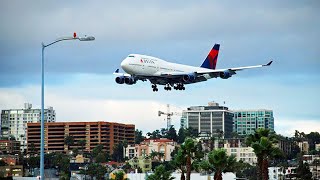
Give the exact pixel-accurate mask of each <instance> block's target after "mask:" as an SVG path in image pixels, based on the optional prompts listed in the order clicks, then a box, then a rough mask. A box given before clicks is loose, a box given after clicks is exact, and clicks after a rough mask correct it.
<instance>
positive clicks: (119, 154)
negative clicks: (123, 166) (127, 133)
mask: <svg viewBox="0 0 320 180" xmlns="http://www.w3.org/2000/svg"><path fill="white" fill-rule="evenodd" d="M112 160H114V161H117V162H122V161H123V160H124V157H123V144H122V142H119V143H118V144H115V145H114V146H113V153H112Z"/></svg>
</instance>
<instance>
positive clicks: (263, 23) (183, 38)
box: [0, 1, 320, 86]
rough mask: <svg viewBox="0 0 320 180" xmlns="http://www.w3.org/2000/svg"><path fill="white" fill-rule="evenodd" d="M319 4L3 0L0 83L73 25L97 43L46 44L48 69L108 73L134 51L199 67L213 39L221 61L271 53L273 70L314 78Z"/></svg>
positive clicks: (240, 61) (26, 72)
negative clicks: (218, 49) (92, 37)
mask: <svg viewBox="0 0 320 180" xmlns="http://www.w3.org/2000/svg"><path fill="white" fill-rule="evenodd" d="M141 4H143V6H142V5H141ZM318 5H319V3H318V2H317V1H310V2H309V3H305V2H301V3H300V2H291V1H283V2H277V1H273V2H272V1H270V2H264V3H258V2H255V1H252V2H250V3H248V4H244V3H243V2H237V1H236V2H218V1H202V2H197V3H192V2H187V3H185V2H184V1H180V2H179V1H178V2H175V3H168V2H156V1H148V2H143V1H138V2H137V1H135V2H131V1H129V2H125V3H118V2H107V1H95V2H94V3H92V2H85V1H83V2H78V1H77V2H63V3H55V2H54V1H45V2H43V1H31V2H30V1H28V2H27V1H26V2H24V1H23V2H21V1H2V2H1V6H0V23H1V27H2V28H1V29H0V34H1V35H2V36H0V59H1V60H0V86H1V85H2V86H3V85H4V84H7V83H5V79H4V77H5V78H6V79H7V78H10V77H11V79H13V78H16V79H14V80H9V81H10V82H15V81H17V82H22V81H26V78H24V77H25V76H29V77H32V76H34V75H35V74H38V73H39V70H40V58H41V56H40V55H41V54H40V53H41V51H40V50H41V49H40V48H41V46H40V44H41V42H42V41H44V42H50V41H52V40H54V38H56V37H61V36H66V35H68V34H69V35H72V33H73V32H74V31H77V32H78V34H79V35H84V34H88V35H94V36H95V37H96V41H95V42H90V43H82V42H81V43H80V42H63V43H60V44H57V45H55V46H52V47H49V48H48V49H46V71H47V72H53V73H56V74H62V73H102V74H107V73H110V72H112V71H113V70H114V69H115V68H117V67H118V66H119V63H120V61H121V59H122V58H124V56H126V55H127V54H129V53H132V52H137V53H144V54H150V55H154V56H160V57H161V58H165V59H168V60H173V61H176V62H181V63H186V64H191V65H199V64H200V63H201V61H202V60H203V59H204V57H205V56H206V53H207V52H208V50H209V49H210V48H211V46H212V45H213V43H215V42H220V43H222V47H221V55H220V61H219V62H218V66H219V67H227V66H241V65H251V64H257V63H261V62H266V61H267V60H268V59H269V58H273V59H275V60H276V61H277V63H276V65H277V66H274V67H273V69H274V70H273V71H274V73H276V74H278V75H279V76H280V75H281V74H287V73H311V74H313V75H316V76H319V73H318V71H317V69H318V67H319V66H320V61H318V57H319V55H320V54H319V52H320V51H319V49H318V48H317V47H318V46H317V43H318V42H319V40H320V39H319V37H318V33H319V29H320V28H319V27H320V24H319V22H317V21H315V18H316V17H318V16H319V12H318V10H317V7H319V6H318ZM297 70H299V71H297ZM282 71H285V72H282ZM6 81H7V80H6Z"/></svg>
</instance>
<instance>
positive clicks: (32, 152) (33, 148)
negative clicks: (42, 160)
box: [30, 142, 36, 156]
mask: <svg viewBox="0 0 320 180" xmlns="http://www.w3.org/2000/svg"><path fill="white" fill-rule="evenodd" d="M35 154H36V146H35V145H34V142H32V143H31V144H30V155H31V156H33V155H35Z"/></svg>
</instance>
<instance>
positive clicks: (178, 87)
mask: <svg viewBox="0 0 320 180" xmlns="http://www.w3.org/2000/svg"><path fill="white" fill-rule="evenodd" d="M173 88H174V89H175V90H185V89H186V88H185V87H184V85H183V84H177V86H174V87H173Z"/></svg>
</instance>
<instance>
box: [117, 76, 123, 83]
mask: <svg viewBox="0 0 320 180" xmlns="http://www.w3.org/2000/svg"><path fill="white" fill-rule="evenodd" d="M116 83H118V84H123V83H124V76H118V77H116Z"/></svg>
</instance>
